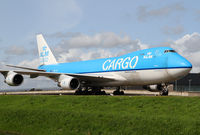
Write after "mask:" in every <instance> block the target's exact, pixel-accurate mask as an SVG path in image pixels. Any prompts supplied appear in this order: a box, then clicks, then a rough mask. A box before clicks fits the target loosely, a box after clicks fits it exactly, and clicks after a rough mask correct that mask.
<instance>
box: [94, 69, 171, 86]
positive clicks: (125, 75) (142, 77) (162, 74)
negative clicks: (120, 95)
mask: <svg viewBox="0 0 200 135" xmlns="http://www.w3.org/2000/svg"><path fill="white" fill-rule="evenodd" d="M99 74H101V75H106V76H113V77H115V79H116V80H115V81H108V82H103V83H98V84H97V83H96V84H94V85H98V86H126V85H149V84H159V83H164V82H169V81H170V80H171V79H172V77H171V76H169V74H168V72H167V69H156V70H135V71H120V72H107V73H99Z"/></svg>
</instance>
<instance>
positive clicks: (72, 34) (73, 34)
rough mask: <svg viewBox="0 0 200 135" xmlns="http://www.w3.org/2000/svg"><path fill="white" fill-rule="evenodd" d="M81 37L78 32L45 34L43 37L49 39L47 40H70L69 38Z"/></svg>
mask: <svg viewBox="0 0 200 135" xmlns="http://www.w3.org/2000/svg"><path fill="white" fill-rule="evenodd" d="M79 35H81V33H79V32H66V33H65V32H56V33H52V34H47V35H45V37H49V38H71V37H76V36H79Z"/></svg>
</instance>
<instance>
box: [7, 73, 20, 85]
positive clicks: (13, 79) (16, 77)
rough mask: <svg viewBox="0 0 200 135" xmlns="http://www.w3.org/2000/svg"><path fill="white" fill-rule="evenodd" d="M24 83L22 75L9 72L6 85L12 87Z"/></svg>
mask: <svg viewBox="0 0 200 135" xmlns="http://www.w3.org/2000/svg"><path fill="white" fill-rule="evenodd" d="M23 81H24V77H23V76H22V75H21V74H17V73H15V72H13V71H10V72H8V74H7V76H6V77H5V83H7V84H8V85H10V86H19V85H21V84H22V82H23Z"/></svg>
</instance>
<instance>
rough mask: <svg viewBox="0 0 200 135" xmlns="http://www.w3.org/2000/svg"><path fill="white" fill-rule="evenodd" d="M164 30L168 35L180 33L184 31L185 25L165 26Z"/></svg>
mask: <svg viewBox="0 0 200 135" xmlns="http://www.w3.org/2000/svg"><path fill="white" fill-rule="evenodd" d="M162 32H163V33H164V34H166V35H179V34H182V33H183V32H184V27H183V26H181V25H177V26H175V27H170V26H164V27H163V29H162Z"/></svg>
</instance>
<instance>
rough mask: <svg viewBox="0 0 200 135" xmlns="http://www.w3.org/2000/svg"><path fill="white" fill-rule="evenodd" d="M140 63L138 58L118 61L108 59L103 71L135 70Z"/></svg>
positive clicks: (119, 59)
mask: <svg viewBox="0 0 200 135" xmlns="http://www.w3.org/2000/svg"><path fill="white" fill-rule="evenodd" d="M137 63H138V56H134V57H132V58H131V57H126V58H118V59H112V60H111V59H107V60H106V61H105V62H104V63H103V65H102V68H103V70H116V69H118V70H121V69H134V68H135V67H136V65H137Z"/></svg>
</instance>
